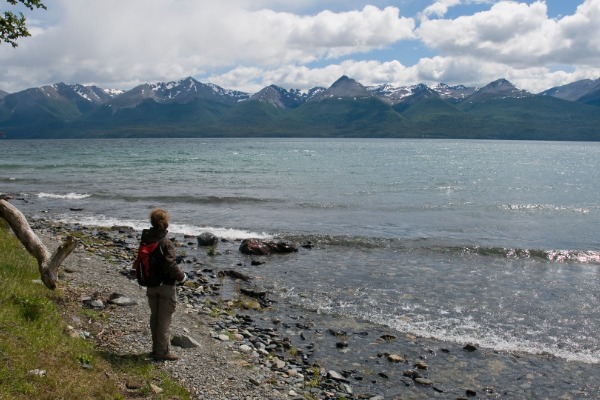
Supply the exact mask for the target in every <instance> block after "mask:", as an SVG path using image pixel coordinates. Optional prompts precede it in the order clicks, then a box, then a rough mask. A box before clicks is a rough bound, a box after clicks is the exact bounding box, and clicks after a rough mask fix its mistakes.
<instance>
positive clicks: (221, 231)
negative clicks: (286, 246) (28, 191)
mask: <svg viewBox="0 0 600 400" xmlns="http://www.w3.org/2000/svg"><path fill="white" fill-rule="evenodd" d="M58 221H59V222H61V223H64V224H81V225H85V226H97V227H105V228H110V227H113V226H129V227H131V228H133V229H135V230H137V231H141V230H142V229H146V228H148V227H149V222H148V221H147V220H135V219H120V218H112V217H106V216H104V215H64V216H60V217H59V218H58ZM169 232H171V233H176V234H183V235H192V236H197V235H199V234H201V233H202V232H210V233H212V234H213V235H215V236H217V237H218V238H221V239H227V240H236V239H248V238H256V239H271V238H272V237H273V236H272V235H270V234H268V233H264V232H262V233H258V232H252V231H246V230H242V229H232V228H215V227H208V226H205V227H200V226H194V225H185V224H172V225H169Z"/></svg>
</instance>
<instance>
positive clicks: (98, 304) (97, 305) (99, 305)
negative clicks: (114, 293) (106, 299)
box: [90, 300, 104, 308]
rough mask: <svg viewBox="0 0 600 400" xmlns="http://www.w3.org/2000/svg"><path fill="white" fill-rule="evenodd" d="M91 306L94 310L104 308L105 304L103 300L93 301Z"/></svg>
mask: <svg viewBox="0 0 600 400" xmlns="http://www.w3.org/2000/svg"><path fill="white" fill-rule="evenodd" d="M90 306H92V307H94V308H104V303H103V302H102V300H92V301H91V302H90Z"/></svg>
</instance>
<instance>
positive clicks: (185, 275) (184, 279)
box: [175, 272, 188, 285]
mask: <svg viewBox="0 0 600 400" xmlns="http://www.w3.org/2000/svg"><path fill="white" fill-rule="evenodd" d="M187 278H188V276H187V274H186V273H185V272H184V273H183V278H182V279H181V280H180V281H175V283H176V284H178V285H183V283H184V282H185V281H187Z"/></svg>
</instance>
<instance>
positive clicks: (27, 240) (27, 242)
mask: <svg viewBox="0 0 600 400" xmlns="http://www.w3.org/2000/svg"><path fill="white" fill-rule="evenodd" d="M7 200H8V198H7V197H0V218H3V219H5V220H6V222H8V225H9V226H10V228H11V229H12V230H13V232H14V233H15V236H16V237H17V239H19V241H20V242H21V243H22V244H23V246H25V249H26V250H27V251H28V252H29V253H30V254H31V255H32V256H34V257H35V259H36V260H37V262H38V269H39V271H40V276H41V278H42V282H44V285H46V287H48V288H49V289H52V290H54V289H55V288H56V281H57V276H58V268H59V267H60V265H61V264H62V262H63V261H64V260H65V258H67V256H68V255H69V254H71V252H72V251H73V250H74V249H75V247H76V246H77V242H76V240H75V238H74V237H72V236H67V238H66V239H65V241H64V242H63V243H62V244H61V245H60V246H59V247H58V249H56V251H55V252H54V253H53V254H50V251H49V250H48V248H47V247H46V246H45V245H44V244H43V243H42V241H41V240H40V238H38V237H37V235H36V234H35V233H34V232H33V230H32V229H31V227H30V226H29V222H27V219H26V218H25V216H24V215H23V214H22V213H21V211H19V210H18V209H17V208H16V207H15V206H13V205H12V204H10V203H9V202H8V201H7Z"/></svg>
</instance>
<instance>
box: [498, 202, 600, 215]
mask: <svg viewBox="0 0 600 400" xmlns="http://www.w3.org/2000/svg"><path fill="white" fill-rule="evenodd" d="M502 208H503V209H505V210H510V211H538V210H541V211H561V212H562V211H566V212H575V213H581V214H587V213H589V212H590V209H589V208H583V207H567V206H555V205H552V204H506V205H503V206H502Z"/></svg>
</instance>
